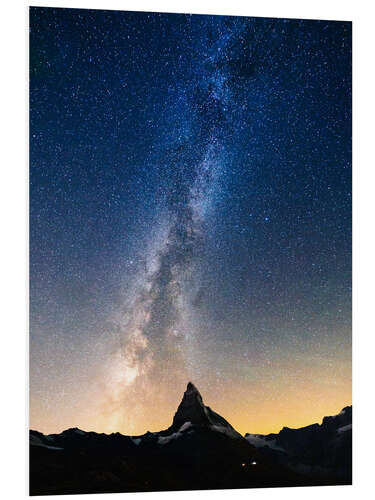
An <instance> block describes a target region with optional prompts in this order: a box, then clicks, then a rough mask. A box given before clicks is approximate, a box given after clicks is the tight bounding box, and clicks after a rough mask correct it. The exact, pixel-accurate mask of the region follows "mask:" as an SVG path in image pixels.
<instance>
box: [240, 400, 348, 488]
mask: <svg viewBox="0 0 375 500" xmlns="http://www.w3.org/2000/svg"><path fill="white" fill-rule="evenodd" d="M245 438H246V439H247V441H248V442H249V443H250V444H252V445H253V446H255V447H256V448H257V449H258V450H259V451H260V452H261V453H262V455H263V456H265V457H268V458H269V459H271V460H273V461H274V462H276V463H279V464H282V465H284V466H287V467H288V468H289V469H290V470H294V471H296V472H300V473H304V474H310V475H314V476H318V477H319V476H328V475H331V476H335V477H337V478H338V479H339V480H342V481H347V482H349V483H350V482H351V475H352V407H351V406H346V407H345V408H343V409H342V410H341V412H340V413H339V414H337V415H333V416H329V417H324V418H323V421H322V423H321V424H312V425H308V426H306V427H302V428H300V429H290V428H289V427H284V428H283V429H281V431H280V432H279V433H278V434H268V435H262V434H246V435H245Z"/></svg>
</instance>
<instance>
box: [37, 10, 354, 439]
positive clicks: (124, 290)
mask: <svg viewBox="0 0 375 500" xmlns="http://www.w3.org/2000/svg"><path fill="white" fill-rule="evenodd" d="M351 203H352V200H351V23H349V22H333V21H306V20H286V19H265V18H250V17H249V18H243V17H223V16H201V15H193V16H192V15H183V14H152V13H137V12H118V11H100V10H97V11H95V10H80V9H57V8H31V9H30V331H31V333H30V335H31V336H30V426H31V428H33V429H37V430H39V431H42V432H47V433H52V432H60V431H62V430H64V429H66V428H69V427H80V428H82V429H84V430H95V431H99V432H115V431H119V432H122V433H125V434H137V433H139V434H140V433H143V432H146V431H147V430H150V431H156V430H161V429H162V428H166V427H168V426H169V425H170V423H171V421H172V417H173V414H174V412H175V410H176V408H177V406H178V403H179V402H180V399H181V397H182V394H183V391H184V390H185V387H186V384H187V382H188V381H189V380H191V381H192V382H193V383H194V384H195V385H196V386H197V387H198V389H199V390H200V392H201V393H202V396H203V399H204V401H205V403H206V404H208V405H209V406H211V407H212V408H213V409H214V410H215V411H217V412H218V413H220V414H221V415H223V416H224V417H225V418H226V419H228V420H229V421H230V422H231V424H232V425H233V426H234V427H235V428H237V430H239V431H240V432H253V433H254V432H261V433H266V432H271V431H278V430H279V429H280V428H281V427H282V426H284V425H287V426H289V427H297V426H302V425H307V424H310V423H313V422H319V421H320V420H321V418H322V417H323V416H324V415H329V414H335V413H338V412H339V411H340V410H341V408H342V407H344V406H345V405H347V404H350V403H351V258H352V254H351Z"/></svg>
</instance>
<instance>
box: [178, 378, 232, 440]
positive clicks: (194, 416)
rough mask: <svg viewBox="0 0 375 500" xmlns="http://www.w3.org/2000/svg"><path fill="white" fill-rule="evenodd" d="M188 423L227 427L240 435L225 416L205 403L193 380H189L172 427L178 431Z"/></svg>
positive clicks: (201, 425)
mask: <svg viewBox="0 0 375 500" xmlns="http://www.w3.org/2000/svg"><path fill="white" fill-rule="evenodd" d="M186 423H190V424H192V425H195V426H200V427H211V428H212V426H215V427H216V428H223V427H225V428H226V429H227V431H228V430H229V431H230V432H231V433H235V434H236V437H237V436H239V434H238V433H237V432H236V431H235V430H234V429H233V427H232V426H231V425H230V424H229V423H228V422H227V421H226V420H225V419H224V418H223V417H221V416H220V415H218V414H217V413H215V412H214V411H212V410H211V408H209V407H208V406H205V405H204V403H203V399H202V396H201V394H200V392H199V391H198V389H197V388H196V387H195V385H194V384H193V383H192V382H189V383H188V385H187V387H186V391H185V392H184V395H183V398H182V401H181V403H180V404H179V406H178V408H177V411H176V413H175V416H174V418H173V423H172V426H171V429H172V430H173V431H174V432H176V431H178V430H179V429H180V428H181V427H182V426H183V425H184V424H186Z"/></svg>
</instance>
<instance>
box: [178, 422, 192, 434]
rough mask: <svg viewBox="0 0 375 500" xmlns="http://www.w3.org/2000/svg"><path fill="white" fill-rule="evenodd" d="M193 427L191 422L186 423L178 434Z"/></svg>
mask: <svg viewBox="0 0 375 500" xmlns="http://www.w3.org/2000/svg"><path fill="white" fill-rule="evenodd" d="M192 425H193V424H192V423H191V422H185V423H184V424H182V426H181V427H180V429H179V431H178V432H184V431H186V429H189V427H192Z"/></svg>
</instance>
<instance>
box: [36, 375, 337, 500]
mask: <svg viewBox="0 0 375 500" xmlns="http://www.w3.org/2000/svg"><path fill="white" fill-rule="evenodd" d="M330 418H333V417H330ZM332 422H333V421H332V420H327V421H326V424H325V425H326V426H327V428H330V429H331V427H332V426H333V423H332ZM334 422H335V424H334V425H335V428H336V427H337V425H339V424H340V425H341V423H342V422H343V420H342V418H341V417H340V420H337V422H336V420H335V421H334ZM345 422H346V421H345ZM336 424H337V425H336ZM341 427H342V426H341ZM289 430H290V431H295V430H293V429H289ZM282 432H283V431H281V432H280V433H279V434H282ZM329 432H330V433H331V432H332V431H331V430H330V431H329ZM342 432H343V433H344V434H345V432H346V431H342ZM287 434H288V431H287ZM284 435H285V436H286V434H285V433H284ZM252 436H253V435H250V434H248V435H247V436H246V438H245V437H243V436H242V435H241V434H239V433H238V432H237V431H236V430H235V429H234V428H233V427H232V426H231V425H230V424H229V422H227V420H225V418H223V417H222V416H220V415H219V414H217V413H216V412H214V411H213V410H211V408H209V407H208V406H205V405H204V403H203V399H202V396H201V394H200V393H199V391H198V389H197V388H196V387H195V386H194V385H193V384H192V383H191V382H189V383H188V385H187V388H186V391H185V393H184V395H183V398H182V400H181V403H180V404H179V406H178V408H177V411H176V413H175V415H174V417H173V420H172V424H171V425H170V427H168V428H167V429H165V430H162V431H160V432H147V433H146V434H143V435H140V436H124V435H122V434H120V433H113V434H99V433H96V432H85V431H83V430H81V429H77V428H72V429H67V430H65V431H63V432H62V433H60V434H49V435H44V434H42V433H40V432H38V431H33V430H31V431H30V494H31V495H47V494H78V493H105V492H107V493H109V492H136V491H162V490H192V489H217V488H220V489H223V488H250V487H270V486H302V485H321V484H337V483H338V482H341V483H343V482H344V481H343V478H339V477H338V476H337V475H329V474H319V475H316V474H314V473H313V474H311V473H310V471H303V470H297V468H293V467H291V466H290V463H289V462H288V460H280V457H279V456H274V455H273V454H272V452H271V453H269V450H271V451H275V448H278V447H280V450H279V453H282V456H283V457H284V455H285V454H286V451H285V447H281V445H280V444H279V441H280V440H278V438H277V437H275V439H273V438H272V439H271V438H270V437H269V436H263V437H261V436H258V437H257V439H255V437H252ZM275 436H279V435H275ZM286 439H287V440H288V442H290V443H291V444H290V447H291V448H290V449H292V448H293V446H295V447H296V446H297V445H296V444H294V445H293V444H292V443H295V442H296V441H298V438H297V439H295V438H294V437H292V438H290V437H288V436H287V437H286ZM259 440H260V441H259ZM274 441H275V443H274ZM260 442H268V443H269V444H270V445H272V446H259V443H260ZM280 442H281V441H280ZM283 442H284V441H283ZM284 446H285V444H284ZM272 447H273V448H272ZM297 447H298V446H297ZM288 449H289V448H288ZM287 456H289V455H287ZM293 456H294V455H293ZM284 459H285V457H284Z"/></svg>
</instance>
